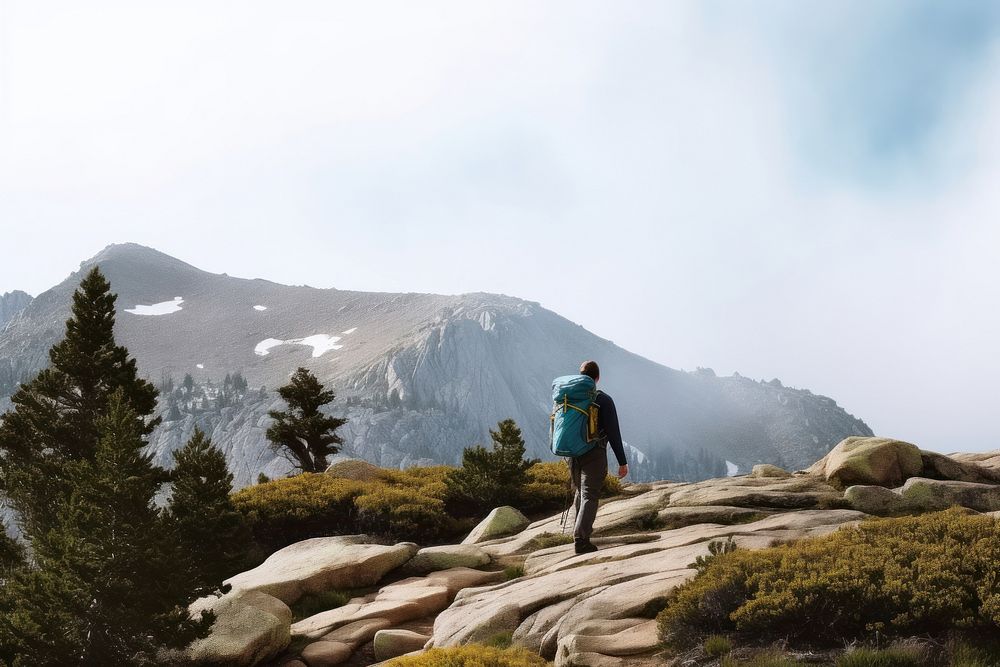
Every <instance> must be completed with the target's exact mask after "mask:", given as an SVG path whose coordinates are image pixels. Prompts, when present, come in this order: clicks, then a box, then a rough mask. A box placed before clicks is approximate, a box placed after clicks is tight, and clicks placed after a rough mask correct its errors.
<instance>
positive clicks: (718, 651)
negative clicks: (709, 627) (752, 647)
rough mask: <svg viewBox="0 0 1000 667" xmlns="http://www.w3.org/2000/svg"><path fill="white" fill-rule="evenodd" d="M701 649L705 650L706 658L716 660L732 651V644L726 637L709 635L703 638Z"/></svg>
mask: <svg viewBox="0 0 1000 667" xmlns="http://www.w3.org/2000/svg"><path fill="white" fill-rule="evenodd" d="M702 648H704V649H705V655H707V656H708V657H710V658H718V657H719V656H723V655H725V654H727V653H729V652H730V651H732V650H733V643H732V642H731V641H729V638H728V637H723V636H722V635H709V636H708V637H705V643H704V644H703V645H702Z"/></svg>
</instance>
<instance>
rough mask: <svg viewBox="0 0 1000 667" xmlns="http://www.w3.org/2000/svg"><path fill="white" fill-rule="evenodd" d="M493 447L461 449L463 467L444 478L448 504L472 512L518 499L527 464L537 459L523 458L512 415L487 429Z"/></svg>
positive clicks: (459, 509) (525, 480)
mask: <svg viewBox="0 0 1000 667" xmlns="http://www.w3.org/2000/svg"><path fill="white" fill-rule="evenodd" d="M490 440H492V441H493V447H492V449H486V448H485V447H483V446H482V445H476V446H475V447H468V448H466V449H465V450H464V451H463V452H462V467H461V468H457V469H455V470H452V471H451V472H449V473H448V476H447V477H446V478H445V484H446V485H447V487H448V497H449V501H450V502H449V504H451V505H452V507H453V509H455V510H456V511H458V512H459V513H461V514H474V513H477V512H480V511H483V510H488V509H493V508H494V507H499V506H500V505H510V504H516V503H519V502H520V500H521V494H522V491H523V489H524V486H525V484H527V482H528V468H530V467H531V466H533V465H534V464H535V463H537V460H531V461H529V460H525V458H524V454H525V447H524V438H523V437H521V429H520V428H518V426H517V423H516V422H515V421H514V420H513V419H505V420H503V421H501V422H499V423H498V424H497V430H496V431H493V430H491V431H490Z"/></svg>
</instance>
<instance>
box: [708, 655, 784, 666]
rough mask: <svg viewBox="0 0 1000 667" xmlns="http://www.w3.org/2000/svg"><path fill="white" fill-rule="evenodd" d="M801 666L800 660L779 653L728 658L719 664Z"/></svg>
mask: <svg viewBox="0 0 1000 667" xmlns="http://www.w3.org/2000/svg"><path fill="white" fill-rule="evenodd" d="M799 664H800V663H799V661H798V660H795V659H794V658H789V657H788V656H787V655H783V654H782V653H779V652H777V651H766V652H764V653H758V654H756V655H753V656H750V657H749V658H739V659H737V658H733V657H731V656H726V657H724V658H723V659H722V661H721V662H720V663H719V667H797V666H798V665H799Z"/></svg>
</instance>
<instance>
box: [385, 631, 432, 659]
mask: <svg viewBox="0 0 1000 667" xmlns="http://www.w3.org/2000/svg"><path fill="white" fill-rule="evenodd" d="M428 640H430V637H428V636H427V635H422V634H420V633H419V632H413V631H412V630H379V631H378V632H377V633H375V640H374V642H373V643H374V648H375V659H376V660H390V659H392V658H397V657H399V656H401V655H406V654H407V653H412V652H413V651H419V650H421V649H422V648H423V647H424V645H425V644H426V643H427V642H428Z"/></svg>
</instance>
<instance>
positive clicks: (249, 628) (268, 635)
mask: <svg viewBox="0 0 1000 667" xmlns="http://www.w3.org/2000/svg"><path fill="white" fill-rule="evenodd" d="M204 611H211V612H212V613H213V614H215V623H214V624H213V625H212V632H211V634H209V635H208V636H207V637H205V638H204V639H199V640H198V641H196V642H195V643H194V644H192V646H191V647H190V648H189V649H188V656H187V657H188V658H189V659H190V660H191V661H192V662H194V663H195V664H209V665H216V664H218V665H258V664H260V663H262V662H264V661H266V660H269V659H271V658H273V657H275V656H276V655H278V654H279V653H281V651H283V650H284V649H285V647H286V646H288V642H289V640H290V637H291V622H292V611H291V609H289V608H288V605H286V604H285V603H284V602H282V601H281V600H279V599H277V598H275V597H273V596H271V595H268V594H267V593H262V592H260V591H238V592H230V593H227V594H226V595H223V596H222V597H221V598H212V597H210V598H202V599H201V600H198V601H197V602H196V603H195V604H193V605H192V606H191V612H192V614H194V615H200V614H201V613H202V612H204Z"/></svg>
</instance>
